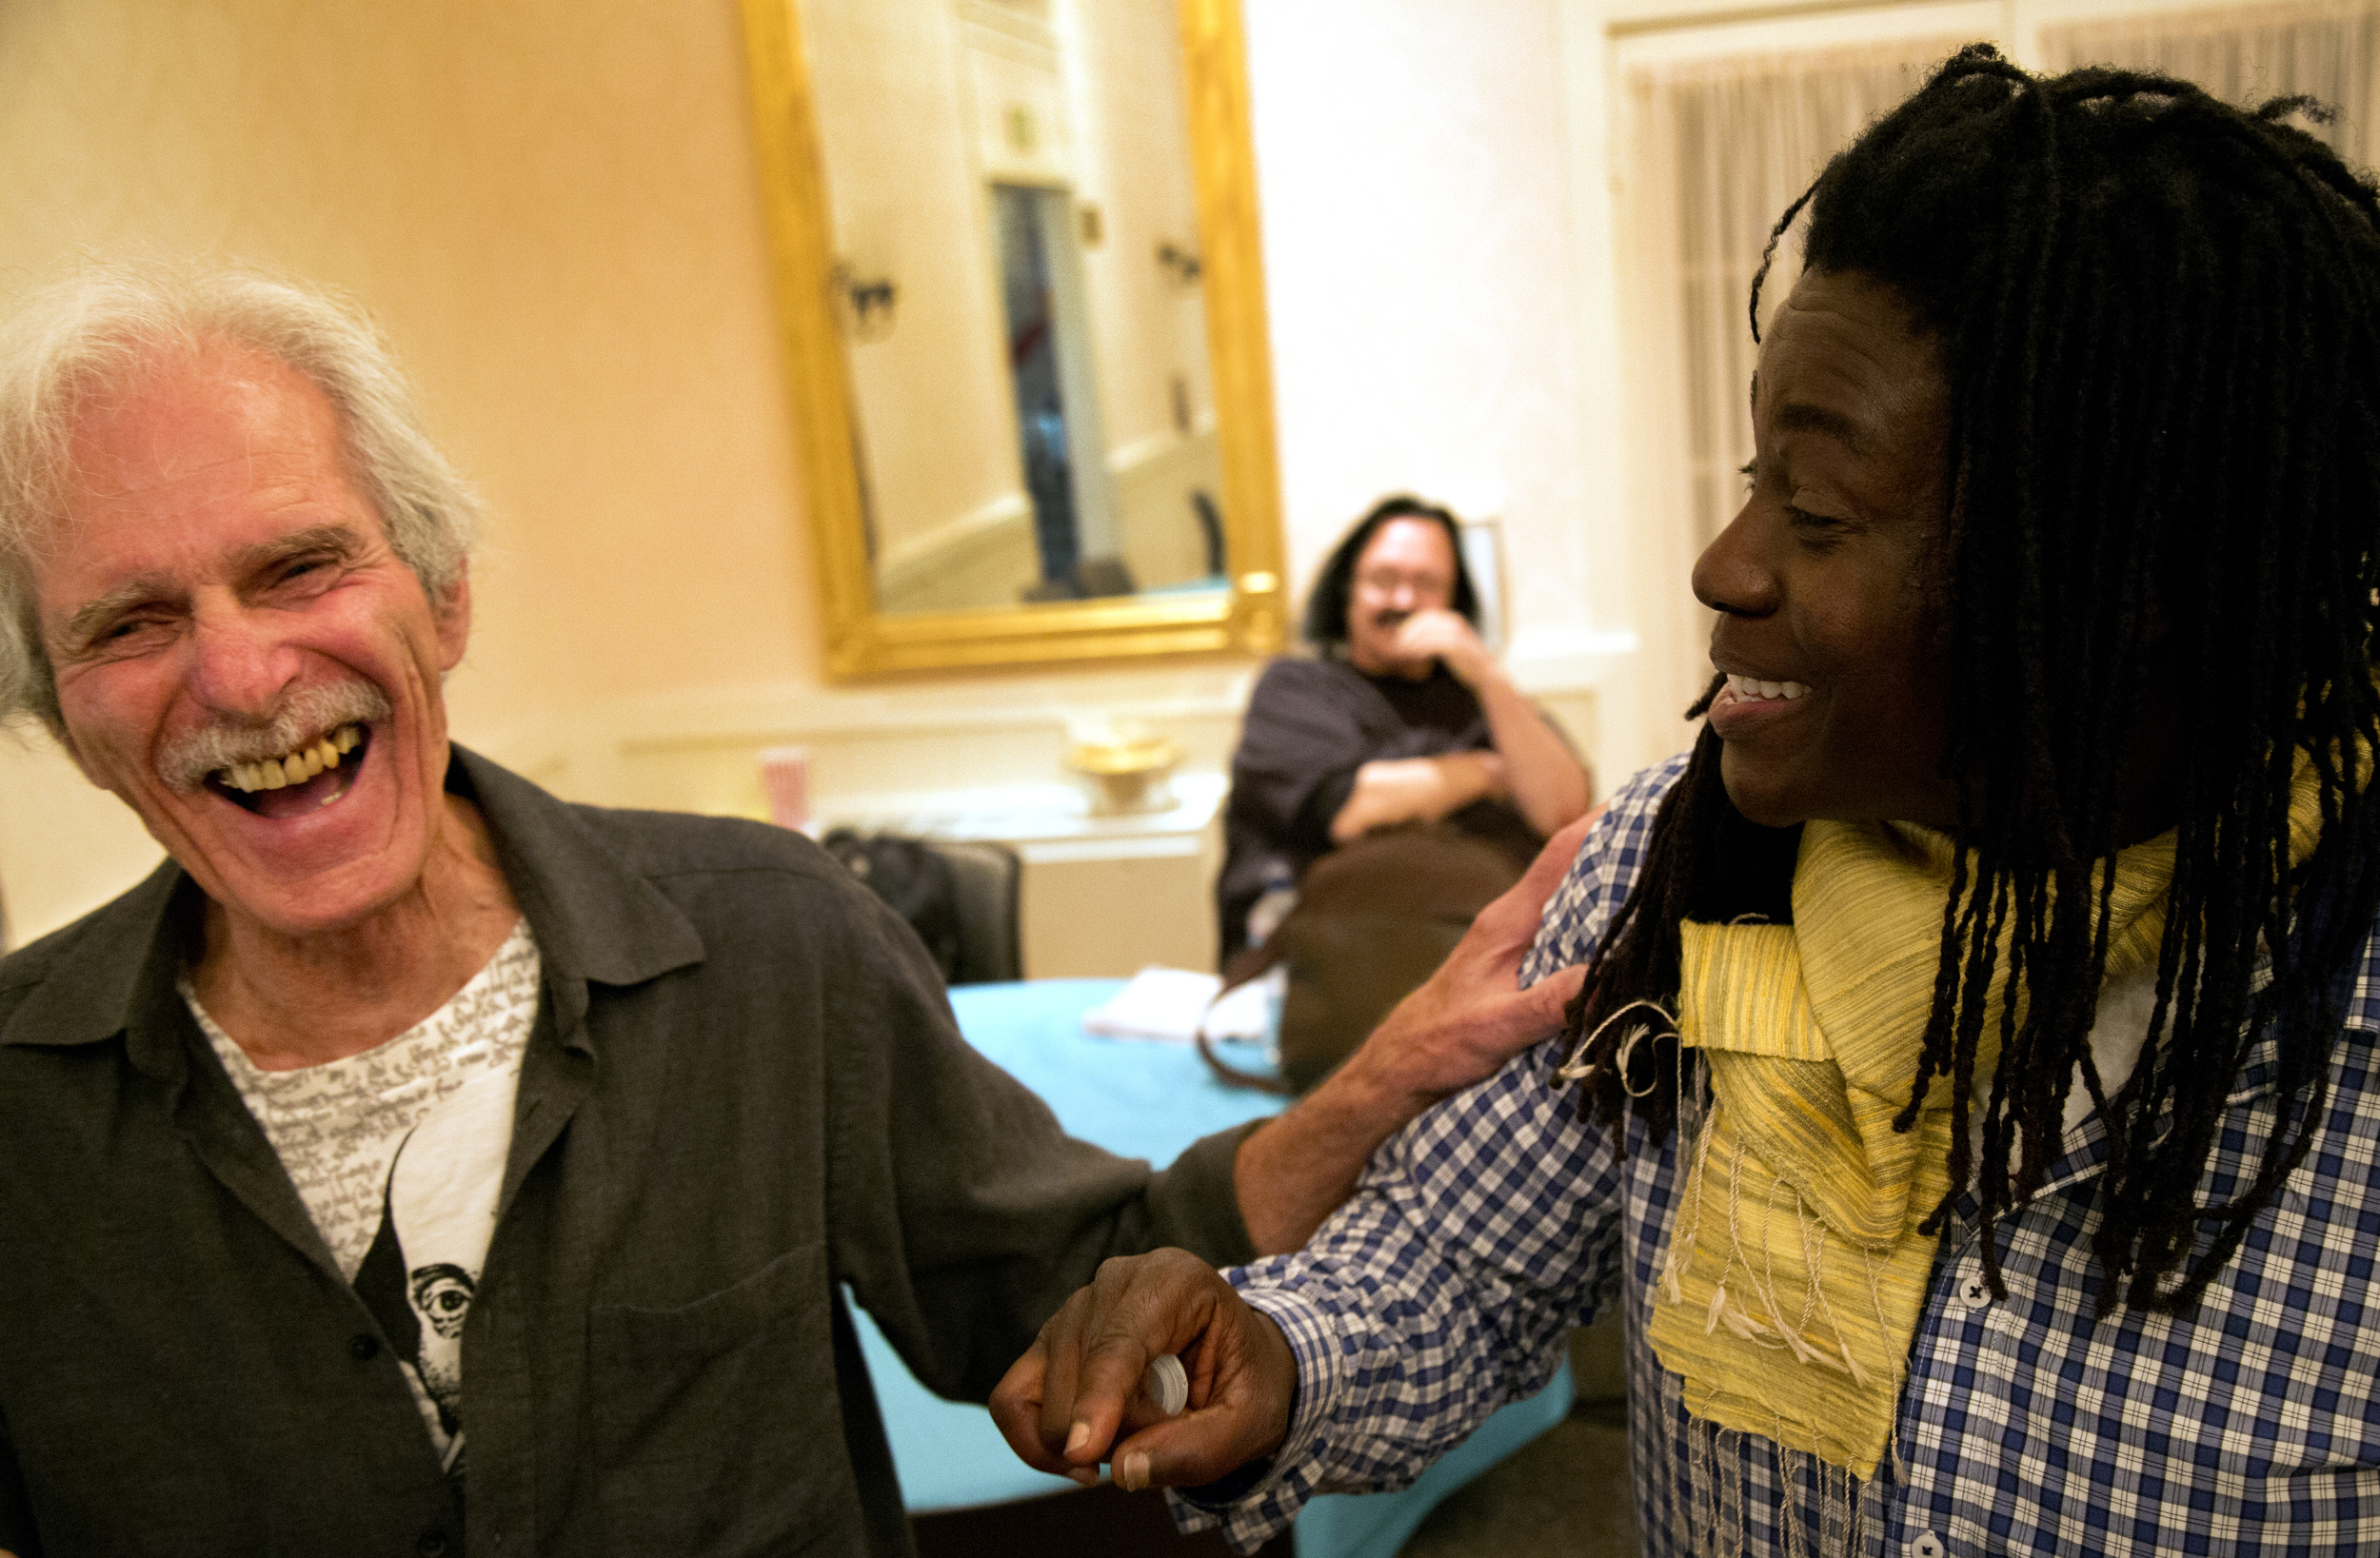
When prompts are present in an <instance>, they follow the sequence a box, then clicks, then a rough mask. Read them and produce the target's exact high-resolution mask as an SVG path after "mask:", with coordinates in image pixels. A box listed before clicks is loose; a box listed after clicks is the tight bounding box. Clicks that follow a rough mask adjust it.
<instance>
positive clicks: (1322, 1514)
mask: <svg viewBox="0 0 2380 1558" xmlns="http://www.w3.org/2000/svg"><path fill="white" fill-rule="evenodd" d="M1122 984H1123V981H1122V980H1121V979H1036V980H1028V981H1026V982H1024V983H1021V984H991V985H962V986H961V987H960V988H958V989H957V990H954V991H952V992H951V993H950V1003H951V1006H952V1007H953V1009H954V1010H956V1012H957V1013H958V1016H959V1029H960V1032H962V1034H964V1035H966V1037H967V1040H968V1042H969V1043H971V1044H973V1045H974V1046H975V1047H976V1048H977V1049H978V1050H981V1051H982V1053H983V1054H984V1055H988V1056H989V1057H990V1058H991V1059H993V1060H994V1061H996V1062H998V1063H999V1064H1000V1065H1001V1066H1002V1068H1004V1069H1005V1070H1007V1071H1008V1072H1009V1073H1010V1074H1011V1075H1015V1076H1016V1077H1017V1078H1018V1079H1019V1080H1020V1081H1021V1082H1023V1083H1024V1084H1025V1085H1026V1086H1027V1087H1030V1088H1031V1089H1033V1091H1034V1092H1036V1093H1038V1094H1040V1095H1041V1096H1042V1097H1043V1098H1044V1099H1046V1100H1047V1101H1048V1103H1049V1106H1050V1108H1051V1110H1052V1111H1053V1112H1054V1113H1056V1114H1057V1115H1058V1118H1059V1121H1060V1123H1061V1124H1062V1125H1064V1126H1065V1128H1066V1129H1067V1130H1068V1131H1070V1132H1072V1133H1073V1134H1076V1135H1078V1136H1081V1137H1082V1138H1083V1139H1085V1140H1087V1141H1095V1142H1098V1143H1099V1144H1100V1145H1101V1146H1102V1147H1105V1148H1107V1149H1109V1150H1110V1151H1112V1152H1118V1153H1124V1154H1130V1155H1131V1156H1134V1157H1145V1158H1147V1159H1149V1160H1150V1161H1151V1162H1153V1163H1158V1164H1164V1163H1169V1162H1171V1161H1172V1160H1173V1159H1174V1157H1175V1156H1176V1155H1177V1154H1180V1152H1181V1150H1182V1149H1183V1148H1185V1147H1187V1146H1189V1145H1190V1143H1192V1142H1194V1141H1196V1140H1198V1139H1199V1138H1200V1136H1203V1135H1207V1134H1211V1133H1213V1132H1216V1131H1220V1130H1223V1129H1225V1128H1226V1127H1229V1126H1233V1125H1237V1124H1239V1123H1240V1121H1242V1120H1247V1119H1253V1118H1255V1117H1256V1116H1257V1115H1259V1114H1272V1113H1274V1112H1275V1111H1277V1110H1279V1108H1281V1107H1282V1104H1283V1102H1284V1100H1282V1099H1280V1098H1277V1097H1275V1096H1273V1095H1270V1094H1264V1093H1257V1092H1253V1091H1250V1090H1247V1089H1244V1088H1233V1087H1226V1086H1224V1085H1223V1084H1222V1083H1221V1082H1220V1081H1218V1080H1217V1079H1216V1077H1215V1075H1214V1074H1213V1073H1212V1072H1210V1071H1209V1070H1208V1069H1207V1066H1206V1063H1205V1062H1204V1061H1202V1060H1200V1058H1199V1055H1198V1052H1197V1051H1196V1050H1193V1049H1190V1048H1189V1047H1187V1046H1184V1045H1174V1044H1158V1043H1143V1042H1139V1041H1135V1040H1128V1039H1106V1038H1096V1037H1093V1036H1091V1035H1088V1034H1085V1033H1084V1032H1083V1031H1082V1021H1081V1018H1082V1014H1083V1013H1084V1012H1085V1011H1087V1010H1089V1009H1090V1008H1091V1007H1093V1006H1095V1005H1097V1004H1098V1003H1099V1002H1101V1001H1102V1000H1104V999H1106V998H1107V997H1108V996H1111V995H1113V994H1114V993H1115V992H1116V991H1117V990H1119V989H1121V987H1122ZM1224 1049H1225V1052H1226V1057H1227V1058H1229V1059H1231V1060H1232V1062H1233V1063H1234V1064H1235V1065H1239V1066H1241V1067H1243V1068H1247V1067H1255V1066H1259V1065H1260V1064H1261V1061H1260V1058H1259V1055H1258V1054H1257V1052H1256V1050H1255V1048H1254V1047H1253V1046H1245V1047H1243V1046H1238V1045H1227V1046H1224ZM854 1313H855V1316H856V1318H857V1319H858V1322H859V1330H860V1345H861V1347H862V1349H863V1351H865V1352H866V1354H867V1362H868V1371H869V1373H870V1375H871V1376H872V1378H873V1381H874V1383H875V1386H876V1394H877V1400H878V1404H879V1405H880V1406H881V1407H882V1408H883V1413H884V1428H885V1431H886V1432H887V1433H888V1434H889V1435H890V1436H891V1439H892V1450H893V1464H894V1466H895V1467H896V1468H897V1469H898V1470H899V1471H900V1474H901V1489H902V1496H903V1497H904V1498H905V1499H906V1501H907V1503H908V1506H909V1508H910V1509H916V1510H921V1511H922V1510H930V1509H966V1508H970V1507H974V1506H978V1505H984V1504H1002V1503H1006V1502H1008V1501H1009V1500H1012V1499H1021V1498H1034V1497H1038V1496H1039V1495H1041V1494H1043V1493H1053V1492H1062V1491H1064V1490H1066V1489H1071V1488H1072V1487H1073V1486H1074V1484H1072V1483H1070V1482H1068V1481H1066V1480H1065V1479H1064V1478H1062V1477H1052V1476H1046V1475H1044V1474H1042V1473H1041V1472H1039V1471H1035V1470H1033V1469H1031V1468H1029V1467H1027V1466H1026V1465H1024V1463H1023V1462H1021V1461H1020V1460H1018V1459H1017V1458H1016V1456H1015V1455H1014V1454H1013V1453H1011V1452H1010V1450H1009V1449H1008V1446H1007V1442H1006V1441H1005V1440H1003V1439H1002V1438H1001V1436H1000V1430H998V1429H996V1428H994V1427H993V1426H992V1420H991V1415H990V1414H989V1413H988V1412H986V1411H984V1410H983V1409H982V1408H981V1407H975V1406H968V1405H965V1404H962V1403H960V1402H953V1401H944V1400H942V1399H941V1398H940V1397H938V1396H935V1395H934V1394H932V1393H931V1392H930V1391H928V1390H926V1389H925V1387H923V1386H922V1385H920V1384H919V1383H918V1382H917V1380H916V1379H915V1378H914V1377H913V1376H912V1375H911V1374H910V1373H909V1371H908V1370H907V1369H906V1368H905V1367H904V1366H903V1365H902V1362H901V1359H900V1357H899V1355H898V1354H896V1353H895V1352H894V1351H893V1350H892V1344H890V1343H889V1342H887V1341H885V1340H884V1337H883V1332H881V1331H878V1330H877V1329H876V1326H875V1323H874V1322H873V1321H871V1320H870V1319H869V1318H868V1317H867V1314H866V1313H865V1311H859V1310H856V1309H855V1311H854ZM1570 1398H1571V1383H1570V1371H1569V1366H1568V1365H1566V1364H1565V1365H1564V1366H1563V1370H1562V1372H1561V1373H1560V1374H1559V1375H1558V1376H1557V1377H1556V1379H1555V1380H1554V1382H1553V1384H1551V1385H1549V1386H1547V1387H1546V1388H1545V1390H1543V1391H1541V1392H1539V1393H1538V1394H1537V1395H1536V1396H1535V1397H1532V1398H1531V1399H1530V1400H1527V1401H1521V1402H1515V1403H1514V1404H1513V1405H1511V1406H1509V1407H1506V1408H1505V1409H1504V1410H1502V1411H1500V1412H1498V1413H1497V1414H1496V1415H1495V1416H1494V1417H1493V1418H1490V1419H1489V1420H1488V1422H1487V1423H1486V1424H1485V1425H1483V1426H1482V1427H1481V1428H1480V1430H1479V1431H1478V1433H1476V1434H1474V1435H1473V1436H1472V1438H1471V1440H1470V1441H1469V1442H1468V1443H1467V1444H1465V1445H1463V1446H1462V1447H1461V1448H1460V1449H1458V1450H1456V1451H1455V1452H1454V1453H1453V1454H1451V1455H1449V1456H1447V1457H1446V1458H1445V1459H1444V1460H1442V1461H1440V1462H1439V1463H1438V1465H1437V1466H1435V1467H1433V1468H1432V1469H1430V1471H1429V1472H1428V1473H1427V1474H1426V1475H1424V1476H1423V1477H1422V1478H1421V1480H1420V1481H1418V1482H1417V1483H1416V1484H1414V1486H1413V1487H1412V1488H1410V1489H1406V1490H1404V1491H1403V1492H1400V1493H1380V1494H1372V1495H1369V1496H1366V1497H1360V1498H1358V1497H1339V1496H1331V1497H1324V1498H1319V1499H1316V1500H1315V1501H1314V1502H1313V1503H1312V1504H1311V1505H1309V1506H1308V1507H1307V1509H1306V1510H1305V1512H1304V1513H1303V1514H1301V1515H1300V1516H1299V1519H1298V1538H1297V1540H1298V1552H1299V1558H1370V1555H1374V1554H1378V1555H1382V1558H1385V1555H1386V1554H1389V1553H1393V1552H1395V1551H1396V1550H1397V1548H1398V1547H1399V1546H1401V1545H1402V1544H1403V1542H1404V1540H1405V1538H1406V1537H1407V1536H1409V1535H1411V1534H1412V1532H1413V1529H1414V1528H1415V1527H1416V1526H1418V1525H1419V1524H1420V1523H1421V1518H1422V1516H1423V1515H1425V1514H1427V1513H1428V1512H1429V1511H1430V1509H1431V1508H1432V1507H1433V1506H1435V1505H1436V1504H1437V1503H1438V1500H1439V1499H1442V1498H1444V1497H1445V1496H1446V1495H1447V1494H1448V1493H1451V1492H1453V1491H1454V1490H1455V1489H1458V1488H1459V1487H1461V1486H1462V1485H1463V1484H1464V1483H1466V1482H1469V1481H1470V1480H1471V1479H1472V1478H1473V1477H1476V1476H1478V1474H1479V1473H1480V1472H1481V1471H1484V1470H1486V1469H1488V1468H1489V1467H1491V1466H1494V1465H1495V1464H1496V1463H1497V1461H1499V1460H1502V1459H1503V1458H1504V1457H1505V1456H1506V1455H1509V1454H1511V1453H1512V1451H1513V1450H1517V1449H1518V1448H1519V1447H1520V1446H1521V1445H1523V1444H1525V1443H1527V1442H1528V1441H1529V1440H1531V1439H1534V1438H1536V1437H1537V1435H1538V1434H1539V1433H1542V1432H1544V1431H1545V1430H1547V1429H1549V1428H1551V1427H1552V1426H1553V1425H1554V1424H1555V1423H1557V1422H1558V1421H1560V1419H1561V1417H1562V1416H1563V1414H1564V1413H1565V1412H1567V1411H1568V1410H1570Z"/></svg>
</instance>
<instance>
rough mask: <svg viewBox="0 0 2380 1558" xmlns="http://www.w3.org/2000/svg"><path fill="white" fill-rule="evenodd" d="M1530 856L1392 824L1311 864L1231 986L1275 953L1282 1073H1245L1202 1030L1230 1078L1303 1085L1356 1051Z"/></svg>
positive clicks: (1243, 955)
mask: <svg viewBox="0 0 2380 1558" xmlns="http://www.w3.org/2000/svg"><path fill="white" fill-rule="evenodd" d="M1527 869H1528V862H1526V861H1525V860H1516V859H1515V858H1513V856H1512V855H1511V854H1510V853H1509V852H1508V851H1506V850H1504V849H1502V848H1499V847H1498V846H1497V845H1495V844H1492V843H1490V842H1488V841H1487V840H1485V839H1483V838H1477V837H1475V836H1473V835H1471V834H1467V833H1464V832H1462V831H1461V830H1459V829H1458V828H1455V827H1452V826H1450V825H1448V824H1446V823H1442V822H1438V823H1418V824H1412V825H1408V826H1403V827H1395V828H1382V829H1379V830H1377V831H1375V832H1372V833H1367V834H1365V835H1364V836H1363V837H1362V838H1357V839H1353V840H1351V841H1349V842H1347V843H1344V844H1341V845H1340V846H1339V848H1337V849H1335V850H1332V851H1331V852H1330V853H1329V854H1328V855H1325V856H1323V857H1322V858H1320V859H1318V860H1316V861H1315V862H1314V863H1313V864H1312V865H1310V866H1308V867H1306V873H1305V875H1304V876H1303V877H1301V878H1299V881H1298V902H1297V905H1296V907H1294V908H1292V909H1291V910H1290V911H1289V913H1288V915H1287V917H1284V918H1283V919H1282V920H1281V922H1280V923H1279V925H1276V926H1275V927H1273V934H1272V935H1270V936H1268V937H1265V938H1264V942H1263V944H1262V945H1261V946H1256V947H1249V948H1246V949H1245V950H1243V951H1241V952H1240V953H1238V954H1236V955H1234V956H1233V957H1232V960H1231V961H1230V963H1229V964H1227V965H1226V966H1225V967H1224V970H1223V977H1224V985H1223V988H1224V989H1225V990H1229V989H1232V988H1234V987H1235V986H1238V985H1243V984H1246V983H1247V982H1248V981H1249V980H1251V979H1254V978H1257V977H1259V976H1261V975H1262V974H1263V973H1264V972H1265V971H1266V970H1268V969H1270V968H1272V967H1273V966H1274V965H1275V964H1284V965H1286V966H1287V968H1288V970H1289V981H1288V989H1287V990H1286V991H1285V992H1284V993H1283V995H1282V997H1281V1012H1280V1035H1279V1051H1280V1076H1279V1079H1278V1080H1277V1079H1275V1078H1273V1077H1269V1076H1261V1075H1256V1074H1255V1073H1251V1072H1243V1071H1240V1070H1239V1069H1238V1068H1237V1067H1234V1066H1232V1065H1230V1064H1228V1063H1227V1062H1225V1061H1224V1060H1223V1059H1221V1058H1220V1056H1218V1055H1216V1053H1215V1051H1214V1049H1213V1048H1212V1047H1211V1046H1210V1045H1209V1044H1208V1043H1207V1039H1206V1035H1205V1034H1203V1033H1201V1034H1200V1035H1198V1039H1199V1053H1200V1055H1204V1056H1206V1061H1207V1064H1208V1065H1210V1066H1212V1067H1214V1068H1215V1071H1216V1072H1217V1074H1218V1075H1220V1076H1222V1077H1223V1078H1224V1079H1225V1080H1226V1081H1230V1082H1235V1083H1238V1084H1239V1085H1240V1086H1242V1087H1254V1088H1261V1089H1263V1090H1264V1091H1265V1092H1268V1093H1284V1094H1287V1093H1298V1094H1302V1093H1304V1092H1306V1091H1307V1090H1308V1089H1310V1088H1312V1087H1313V1086H1314V1084H1316V1083H1317V1082H1319V1081H1320V1080H1321V1079H1322V1078H1323V1077H1325V1076H1327V1075H1330V1074H1331V1073H1332V1072H1333V1071H1334V1070H1336V1069H1338V1066H1339V1062H1340V1061H1342V1060H1344V1059H1346V1058H1347V1057H1348V1056H1349V1055H1353V1054H1355V1053H1356V1050H1357V1049H1358V1048H1359V1046H1360V1045H1361V1044H1362V1043H1363V1041H1364V1040H1365V1039H1366V1038H1368V1037H1370V1036H1371V1034H1372V1030H1373V1029H1375V1028H1377V1027H1378V1026H1379V1025H1380V1019H1381V1018H1383V1017H1385V1016H1388V1014H1389V1010H1390V1008H1392V1007H1394V1006H1395V1005H1396V1004H1397V1003H1398V1001H1400V1000H1403V999H1404V998H1405V996H1407V995H1409V994H1411V993H1412V992H1413V990H1414V989H1415V988H1416V987H1417V986H1418V985H1419V984H1420V983H1421V981H1422V980H1424V979H1427V978H1428V977H1429V976H1431V975H1432V974H1434V973H1436V972H1437V971H1438V965H1439V964H1440V963H1442V962H1444V961H1446V955H1447V954H1448V953H1450V952H1453V951H1454V950H1455V943H1456V942H1458V941H1459V940H1461V939H1462V937H1463V933H1464V932H1465V931H1468V930H1469V929H1470V928H1471V922H1472V920H1474V919H1475V918H1477V917H1478V913H1479V911H1480V910H1482V909H1484V908H1486V907H1487V906H1488V905H1489V904H1490V903H1491V902H1493V901H1494V900H1495V899H1496V898H1497V897H1498V896H1500V895H1501V894H1502V893H1503V892H1504V891H1505V889H1507V888H1509V887H1511V886H1512V884H1513V883H1515V882H1517V881H1518V880H1519V879H1520V878H1521V877H1522V875H1523V874H1524V873H1525V872H1526V871H1527Z"/></svg>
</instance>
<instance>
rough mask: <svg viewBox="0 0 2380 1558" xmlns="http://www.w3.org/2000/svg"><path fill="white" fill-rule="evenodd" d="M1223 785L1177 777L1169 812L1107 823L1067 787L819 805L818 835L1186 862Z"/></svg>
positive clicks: (1051, 859)
mask: <svg viewBox="0 0 2380 1558" xmlns="http://www.w3.org/2000/svg"><path fill="white" fill-rule="evenodd" d="M1227 784H1228V781H1227V780H1226V779H1224V777H1223V776H1222V775H1220V774H1176V775H1174V776H1172V779H1171V788H1172V795H1173V803H1172V804H1171V805H1170V806H1165V807H1163V808H1161V809H1153V810H1149V811H1140V812H1127V813H1121V814H1118V815H1112V816H1108V815H1101V814H1099V813H1096V812H1094V811H1093V810H1092V807H1091V800H1090V796H1089V793H1088V791H1087V790H1085V789H1082V788H1078V787H1077V786H1074V785H1070V784H988V785H981V786H977V787H976V788H973V789H966V790H921V791H913V792H907V793H900V794H890V795H874V796H843V797H822V798H821V799H820V803H819V821H818V828H819V831H820V832H822V833H823V832H825V831H826V830H828V829H831V828H837V827H850V828H857V829H859V830H860V831H862V832H863V833H902V834H911V835H915V836H917V837H921V838H980V839H995V840H998V841H999V842H1001V843H1004V844H1010V845H1013V846H1015V848H1016V850H1017V853H1018V855H1019V856H1020V857H1021V858H1023V860H1024V861H1025V863H1026V864H1028V865H1034V864H1056V863H1059V862H1061V861H1072V860H1123V859H1134V858H1166V857H1178V856H1189V855H1196V854H1198V853H1199V851H1200V844H1201V838H1202V836H1203V835H1204V834H1205V831H1206V829H1207V827H1208V825H1209V824H1211V823H1212V822H1213V821H1214V819H1215V816H1216V813H1217V812H1218V811H1219V810H1220V809H1221V806H1222V803H1223V794H1224V791H1225V789H1226V788H1227Z"/></svg>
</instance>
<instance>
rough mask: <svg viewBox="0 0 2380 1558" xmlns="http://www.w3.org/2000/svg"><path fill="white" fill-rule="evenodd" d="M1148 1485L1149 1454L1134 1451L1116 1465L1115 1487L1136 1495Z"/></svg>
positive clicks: (1144, 1451) (1145, 1451)
mask: <svg viewBox="0 0 2380 1558" xmlns="http://www.w3.org/2000/svg"><path fill="white" fill-rule="evenodd" d="M1148 1485H1149V1452H1148V1451H1147V1450H1134V1451H1133V1452H1132V1453H1131V1454H1129V1455H1127V1456H1125V1457H1124V1458H1123V1459H1122V1460H1121V1461H1118V1462H1117V1463H1116V1486H1117V1487H1119V1488H1121V1489H1123V1490H1124V1491H1125V1492H1127V1493H1137V1492H1139V1491H1140V1489H1143V1488H1146V1487H1147V1486H1148Z"/></svg>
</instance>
